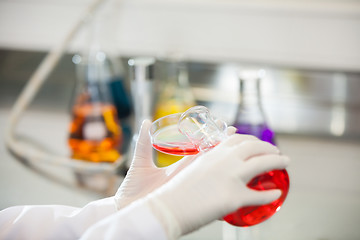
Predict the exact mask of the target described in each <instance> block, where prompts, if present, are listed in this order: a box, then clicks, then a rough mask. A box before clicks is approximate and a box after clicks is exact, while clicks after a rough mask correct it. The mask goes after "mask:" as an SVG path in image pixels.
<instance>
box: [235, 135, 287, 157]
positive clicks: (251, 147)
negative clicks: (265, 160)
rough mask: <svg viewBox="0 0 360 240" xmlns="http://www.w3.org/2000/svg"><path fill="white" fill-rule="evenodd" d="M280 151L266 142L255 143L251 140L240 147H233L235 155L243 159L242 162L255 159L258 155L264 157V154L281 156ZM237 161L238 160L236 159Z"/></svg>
mask: <svg viewBox="0 0 360 240" xmlns="http://www.w3.org/2000/svg"><path fill="white" fill-rule="evenodd" d="M279 153H280V150H279V149H278V148H277V147H276V146H274V145H272V144H270V143H268V142H264V141H260V140H257V141H254V140H250V141H243V142H241V143H240V144H238V145H235V146H233V153H232V154H233V155H234V156H237V157H238V158H241V159H242V160H247V159H249V158H251V157H255V156H258V155H263V154H279ZM234 159H236V158H234Z"/></svg>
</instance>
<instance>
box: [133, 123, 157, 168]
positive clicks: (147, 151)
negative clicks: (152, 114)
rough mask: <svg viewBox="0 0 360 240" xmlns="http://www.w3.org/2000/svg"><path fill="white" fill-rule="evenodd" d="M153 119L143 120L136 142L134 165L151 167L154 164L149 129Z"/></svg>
mask: <svg viewBox="0 0 360 240" xmlns="http://www.w3.org/2000/svg"><path fill="white" fill-rule="evenodd" d="M150 126H151V121H150V120H148V119H146V120H144V121H143V123H142V125H141V128H140V131H139V138H138V141H137V142H136V146H135V153H134V158H133V160H132V163H131V166H133V167H149V166H152V164H153V163H152V146H151V141H150V135H149V129H150Z"/></svg>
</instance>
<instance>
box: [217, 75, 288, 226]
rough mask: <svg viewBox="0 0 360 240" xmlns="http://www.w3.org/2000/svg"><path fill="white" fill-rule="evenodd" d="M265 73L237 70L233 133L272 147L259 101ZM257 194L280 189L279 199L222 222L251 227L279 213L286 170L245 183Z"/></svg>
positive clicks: (268, 129) (286, 182) (272, 141)
mask: <svg viewBox="0 0 360 240" xmlns="http://www.w3.org/2000/svg"><path fill="white" fill-rule="evenodd" d="M265 74H266V72H265V70H264V69H256V68H254V69H253V68H245V69H240V70H239V81H240V86H239V88H240V103H239V107H238V112H237V114H236V119H235V122H234V123H233V124H232V125H233V126H234V127H236V129H237V131H236V133H239V134H250V135H254V136H256V137H258V138H259V139H260V140H263V141H266V142H269V143H271V144H273V145H275V133H274V131H273V130H272V129H271V128H270V127H269V125H268V123H267V120H266V116H265V113H264V109H263V106H262V101H261V81H262V80H263V79H264V77H265ZM248 186H249V187H250V188H253V189H256V190H263V189H275V188H276V189H280V190H282V194H281V196H280V198H279V199H278V200H276V201H274V202H272V203H270V204H267V205H263V206H249V207H244V208H241V209H239V210H238V211H237V212H236V214H235V213H234V214H229V215H228V216H226V217H225V218H224V219H225V220H226V221H227V222H229V223H231V224H233V225H236V226H252V225H255V224H258V223H260V222H263V221H265V220H266V219H268V218H270V217H271V216H272V215H273V214H275V212H276V211H278V210H279V209H280V207H281V205H282V204H283V202H284V201H285V198H286V196H287V193H288V191H289V176H288V173H287V171H286V170H274V171H270V172H268V173H266V174H262V175H261V176H258V177H257V178H255V179H253V180H251V181H250V182H249V183H248Z"/></svg>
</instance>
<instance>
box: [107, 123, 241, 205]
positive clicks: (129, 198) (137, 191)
mask: <svg viewBox="0 0 360 240" xmlns="http://www.w3.org/2000/svg"><path fill="white" fill-rule="evenodd" d="M150 127H151V122H150V121H149V120H145V121H144V122H143V123H142V125H141V129H140V133H139V139H138V141H137V143H136V147H135V153H134V158H133V160H132V163H131V165H130V168H129V171H128V172H127V174H126V177H125V179H124V181H123V182H122V184H121V186H120V187H119V189H118V190H117V192H116V194H115V196H114V199H115V203H116V207H117V209H118V210H119V209H121V208H123V207H125V206H127V205H128V204H130V203H131V202H133V201H135V200H137V199H140V198H142V197H144V196H146V195H147V194H148V193H150V192H152V191H154V190H155V189H157V188H158V187H160V186H162V185H163V184H164V183H166V182H168V181H169V180H170V179H171V178H173V177H174V176H175V175H176V174H178V173H179V172H180V171H181V170H182V169H184V168H185V167H186V166H187V165H189V164H190V163H191V162H192V161H193V160H194V159H195V158H196V156H186V157H183V158H182V159H181V160H179V161H178V162H176V163H174V164H172V165H170V166H167V167H164V168H158V167H156V166H155V164H154V162H153V157H152V156H153V154H152V145H151V141H150V135H149V129H150ZM235 131H236V128H234V127H228V129H227V134H228V135H232V134H234V133H235Z"/></svg>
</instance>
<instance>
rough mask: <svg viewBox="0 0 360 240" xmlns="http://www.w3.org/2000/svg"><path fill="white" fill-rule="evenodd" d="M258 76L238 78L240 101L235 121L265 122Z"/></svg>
mask: <svg viewBox="0 0 360 240" xmlns="http://www.w3.org/2000/svg"><path fill="white" fill-rule="evenodd" d="M260 83H261V79H260V78H240V86H239V88H240V92H239V96H240V99H239V100H240V102H239V108H238V113H237V117H236V123H239V124H241V123H246V124H252V125H258V124H265V122H266V120H265V114H264V111H263V108H262V102H261V92H260V89H261V88H260Z"/></svg>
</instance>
